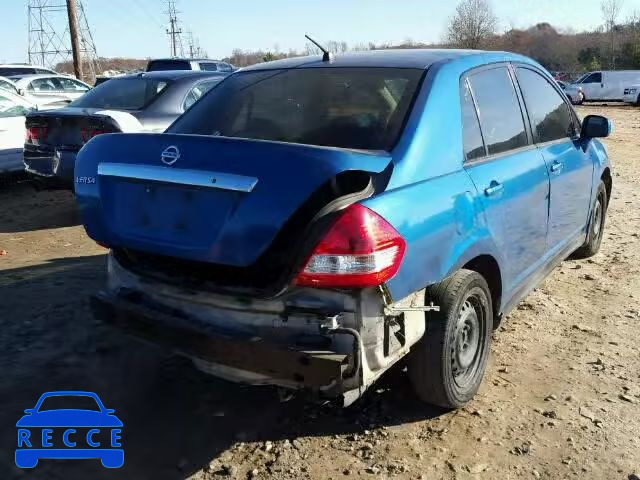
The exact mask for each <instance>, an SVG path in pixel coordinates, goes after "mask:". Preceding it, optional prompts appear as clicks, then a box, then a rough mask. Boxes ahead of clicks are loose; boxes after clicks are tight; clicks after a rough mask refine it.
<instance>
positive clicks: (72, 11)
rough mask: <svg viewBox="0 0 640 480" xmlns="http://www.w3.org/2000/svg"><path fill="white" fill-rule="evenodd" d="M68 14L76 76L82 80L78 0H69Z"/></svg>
mask: <svg viewBox="0 0 640 480" xmlns="http://www.w3.org/2000/svg"><path fill="white" fill-rule="evenodd" d="M67 15H68V16H69V34H70V36H71V52H72V54H73V71H74V73H75V74H76V78H78V79H79V80H82V79H83V75H82V54H81V53H80V37H79V36H78V17H77V15H76V0H67Z"/></svg>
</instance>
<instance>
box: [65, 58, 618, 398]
mask: <svg viewBox="0 0 640 480" xmlns="http://www.w3.org/2000/svg"><path fill="white" fill-rule="evenodd" d="M610 132H611V125H610V123H609V121H608V120H607V119H606V118H604V117H600V116H587V117H586V118H584V119H580V118H579V117H578V115H577V114H576V112H575V111H574V109H573V107H572V105H571V102H570V101H569V99H568V98H567V97H566V95H565V94H564V93H563V92H562V90H561V89H560V87H558V85H557V83H556V82H555V81H554V79H553V78H552V77H551V76H550V75H549V73H548V72H547V71H546V70H545V69H544V68H543V67H541V66H540V65H539V64H537V63H536V62H534V61H532V60H531V59H529V58H526V57H523V56H519V55H514V54H510V53H504V52H481V51H470V50H469V51H457V50H400V51H393V50H387V51H371V52H363V53H350V54H345V55H341V56H337V57H335V58H331V57H330V56H329V55H325V56H324V57H323V58H318V57H307V58H297V59H288V60H283V61H278V62H272V63H265V64H261V65H257V66H255V67H252V68H247V69H244V70H241V71H239V72H237V73H236V74H234V75H233V76H231V77H229V78H228V79H227V80H225V81H224V82H223V83H221V84H220V85H219V86H218V88H216V89H214V90H212V91H211V92H210V93H209V94H208V95H207V96H205V97H203V99H202V100H200V101H199V102H198V103H197V104H195V105H194V106H193V108H191V109H190V110H189V111H187V112H186V113H185V114H184V115H182V116H181V117H180V118H179V119H178V120H177V121H176V122H174V123H173V125H172V126H171V127H170V128H169V129H168V130H167V132H166V133H165V134H163V135H139V134H124V135H101V136H99V137H96V138H95V139H93V140H91V141H90V142H89V143H88V144H87V145H86V146H85V147H84V148H83V150H82V151H81V152H80V155H79V158H78V162H77V165H76V179H75V191H76V198H77V201H78V204H79V206H80V208H81V210H82V215H83V221H84V225H85V228H86V231H87V232H88V234H89V235H90V236H91V237H92V238H93V239H94V240H95V241H97V242H99V243H100V244H102V245H106V246H108V247H109V248H110V249H111V252H110V255H109V265H108V284H107V286H106V287H105V290H104V291H102V292H100V293H98V294H96V295H95V296H94V297H93V301H92V306H93V310H94V312H95V314H96V315H97V316H98V317H100V318H102V319H104V320H105V321H107V322H109V323H111V324H114V325H116V326H118V327H121V328H123V329H124V330H125V331H126V332H128V333H130V334H133V335H136V336H139V337H142V338H144V339H146V340H151V341H154V342H156V343H157V344H159V345H163V346H167V347H170V348H173V349H175V350H176V351H177V352H180V353H182V354H184V355H186V356H188V357H190V358H192V359H193V361H194V363H195V365H196V366H197V367H198V368H200V369H202V370H204V371H206V372H208V373H211V374H213V375H217V376H220V377H223V378H227V379H230V380H234V381H240V382H246V383H251V384H275V385H279V386H282V387H286V388H291V389H308V390H311V391H313V392H315V393H316V394H318V395H319V396H321V397H325V398H333V399H339V400H341V401H342V404H344V405H347V404H350V403H352V402H353V401H355V400H356V399H357V398H359V397H360V396H361V395H362V393H363V392H364V391H365V390H366V389H367V388H368V387H370V386H371V385H372V384H373V383H374V382H375V381H376V380H377V379H378V378H379V377H380V376H381V375H382V374H383V373H384V372H385V371H387V370H388V369H389V368H391V367H392V366H393V365H394V364H396V363H397V362H398V361H400V360H401V359H403V358H404V357H407V365H408V375H409V377H410V379H411V381H412V383H413V385H414V387H415V390H416V392H417V395H418V396H419V397H420V398H421V399H423V400H424V401H425V402H428V403H431V404H435V405H440V406H443V407H447V408H456V407H460V406H462V405H464V404H465V403H466V402H468V401H469V400H471V398H472V397H473V396H474V395H475V393H476V392H477V390H478V388H479V386H480V384H481V381H482V378H483V376H484V374H485V370H486V368H487V359H488V357H489V352H490V342H491V336H492V330H493V328H494V327H495V326H496V325H497V324H498V322H499V321H500V319H501V318H502V317H503V316H504V315H506V314H508V313H509V312H510V311H511V310H512V309H513V308H514V307H515V306H516V305H517V304H518V302H520V301H521V300H522V299H523V298H524V297H525V296H526V295H527V294H528V293H529V292H530V291H531V290H532V289H533V288H534V287H535V286H536V285H538V284H539V283H540V282H541V281H542V280H543V279H544V278H545V277H546V276H547V275H548V274H549V273H550V272H551V271H552V270H553V269H554V267H556V266H557V265H558V264H559V263H560V262H562V261H563V260H564V259H566V258H567V257H569V256H573V257H574V258H585V257H589V256H592V255H595V254H596V253H597V252H598V250H599V248H600V243H601V241H602V238H603V231H604V225H605V218H606V212H607V206H608V203H609V199H610V198H611V190H612V180H611V179H612V175H611V167H610V165H609V160H608V158H607V153H606V150H605V148H604V146H603V145H602V144H601V143H600V141H599V140H598V137H606V136H608V135H609V134H610Z"/></svg>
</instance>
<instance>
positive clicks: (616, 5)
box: [600, 0, 622, 70]
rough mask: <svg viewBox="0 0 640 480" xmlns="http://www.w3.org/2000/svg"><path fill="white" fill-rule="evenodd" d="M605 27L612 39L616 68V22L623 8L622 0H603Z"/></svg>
mask: <svg viewBox="0 0 640 480" xmlns="http://www.w3.org/2000/svg"><path fill="white" fill-rule="evenodd" d="M600 9H601V10H602V16H603V18H604V27H605V29H606V30H607V32H609V38H610V41H611V67H612V68H613V69H614V70H615V68H616V23H617V21H618V17H619V16H620V10H622V0H602V3H601V4H600Z"/></svg>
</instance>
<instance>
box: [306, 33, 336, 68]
mask: <svg viewBox="0 0 640 480" xmlns="http://www.w3.org/2000/svg"><path fill="white" fill-rule="evenodd" d="M305 38H306V39H307V40H309V41H310V42H311V43H313V44H314V45H315V46H316V47H318V48H319V49H320V50H321V51H322V61H323V62H330V61H331V60H333V55H332V54H331V52H330V51H329V50H327V49H326V48H324V47H323V46H322V45H320V44H319V43H318V42H316V41H315V40H314V39H313V38H311V37H310V36H309V35H305Z"/></svg>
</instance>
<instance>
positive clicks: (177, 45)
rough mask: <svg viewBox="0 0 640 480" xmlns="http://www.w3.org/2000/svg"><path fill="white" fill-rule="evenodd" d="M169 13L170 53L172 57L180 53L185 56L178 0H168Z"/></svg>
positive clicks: (167, 12)
mask: <svg viewBox="0 0 640 480" xmlns="http://www.w3.org/2000/svg"><path fill="white" fill-rule="evenodd" d="M165 13H166V14H167V15H169V28H167V35H168V36H169V41H170V52H171V53H170V54H171V56H172V57H177V56H178V53H180V56H181V57H184V47H183V45H182V29H181V28H180V27H179V25H178V13H180V12H178V11H177V10H176V0H167V11H166V12H165Z"/></svg>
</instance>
